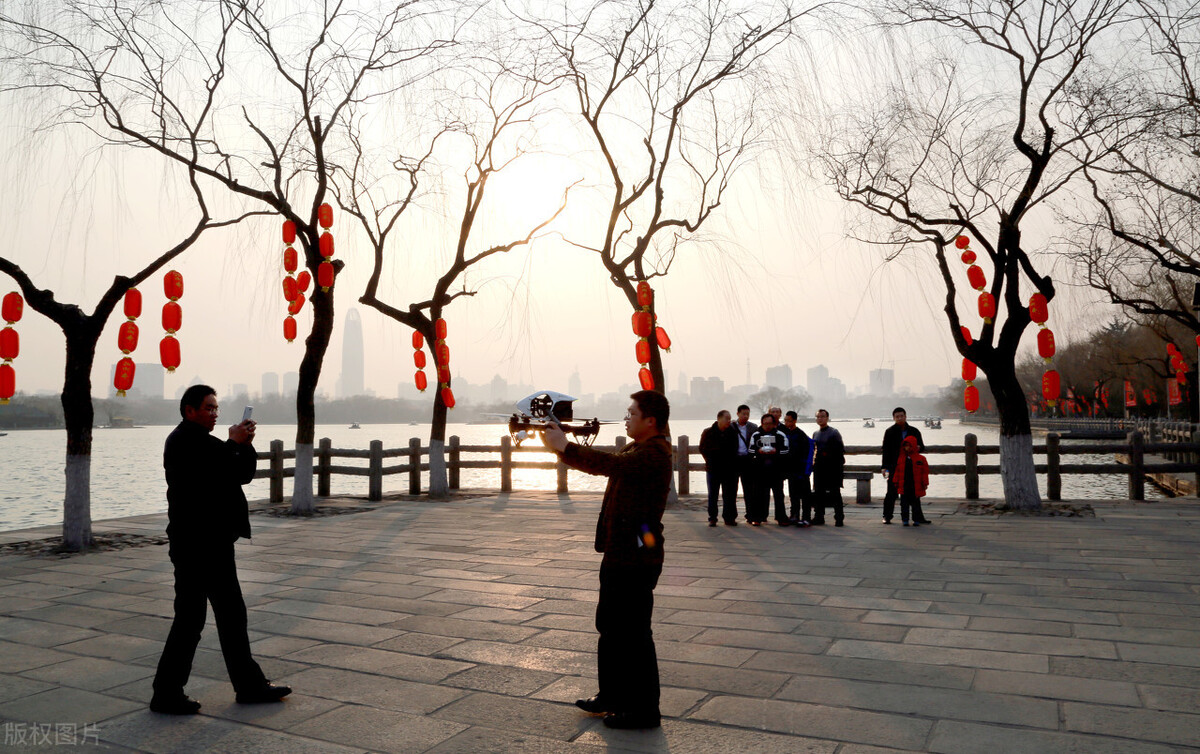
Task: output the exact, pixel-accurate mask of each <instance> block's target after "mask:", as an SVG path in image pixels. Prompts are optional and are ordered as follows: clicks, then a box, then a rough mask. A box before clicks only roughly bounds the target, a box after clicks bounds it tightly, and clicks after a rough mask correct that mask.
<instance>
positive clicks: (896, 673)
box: [700, 652, 976, 689]
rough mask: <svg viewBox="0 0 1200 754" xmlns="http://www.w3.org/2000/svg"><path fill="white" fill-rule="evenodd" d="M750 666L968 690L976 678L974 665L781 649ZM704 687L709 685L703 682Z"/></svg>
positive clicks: (761, 654)
mask: <svg viewBox="0 0 1200 754" xmlns="http://www.w3.org/2000/svg"><path fill="white" fill-rule="evenodd" d="M745 667H747V668H759V669H762V670H775V671H780V672H784V673H793V674H797V675H817V676H830V677H834V678H853V679H858V680H863V681H880V682H884V683H910V684H914V685H918V686H936V687H940V688H951V689H968V688H970V687H971V681H972V679H973V678H974V675H975V672H976V671H975V670H974V669H973V668H961V667H951V666H948V665H929V664H924V663H918V662H903V661H897V660H891V661H880V660H874V659H859V658H854V657H830V656H827V655H801V654H790V653H783V654H781V653H778V652H759V653H758V654H757V655H755V656H754V657H753V658H752V659H751V660H750V661H749V662H747V663H746V665H745ZM700 687H701V688H705V687H706V686H705V685H704V684H701V686H700Z"/></svg>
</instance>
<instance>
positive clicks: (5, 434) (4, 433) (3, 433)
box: [0, 432, 8, 437]
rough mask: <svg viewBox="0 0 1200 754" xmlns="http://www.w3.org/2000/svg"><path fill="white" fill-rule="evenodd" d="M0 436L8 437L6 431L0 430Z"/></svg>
mask: <svg viewBox="0 0 1200 754" xmlns="http://www.w3.org/2000/svg"><path fill="white" fill-rule="evenodd" d="M0 437H8V433H7V432H0Z"/></svg>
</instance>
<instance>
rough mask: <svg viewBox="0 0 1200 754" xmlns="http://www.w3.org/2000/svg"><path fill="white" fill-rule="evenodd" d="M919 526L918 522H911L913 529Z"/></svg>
mask: <svg viewBox="0 0 1200 754" xmlns="http://www.w3.org/2000/svg"><path fill="white" fill-rule="evenodd" d="M920 525H921V524H920V523H919V522H917V521H913V527H914V528H915V527H918V526H920Z"/></svg>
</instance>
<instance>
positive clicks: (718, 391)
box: [692, 377, 725, 406]
mask: <svg viewBox="0 0 1200 754" xmlns="http://www.w3.org/2000/svg"><path fill="white" fill-rule="evenodd" d="M723 400H725V381H724V380H722V379H721V378H720V377H693V378H692V403H695V404H698V405H705V404H708V405H710V406H711V405H719V404H720V403H721V401H723Z"/></svg>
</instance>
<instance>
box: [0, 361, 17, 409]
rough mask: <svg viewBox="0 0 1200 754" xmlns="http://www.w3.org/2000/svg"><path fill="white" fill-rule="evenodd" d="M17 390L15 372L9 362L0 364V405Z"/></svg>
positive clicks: (5, 402) (6, 401)
mask: <svg viewBox="0 0 1200 754" xmlns="http://www.w3.org/2000/svg"><path fill="white" fill-rule="evenodd" d="M16 392H17V372H16V370H14V369H13V368H12V366H11V365H9V364H0V406H4V405H7V404H8V399H9V398H12V397H13V395H14V394H15V393H16Z"/></svg>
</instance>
